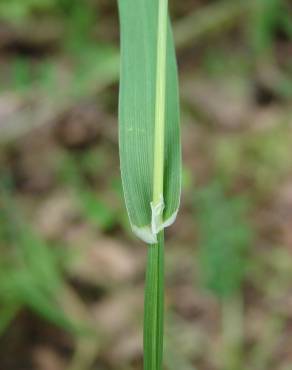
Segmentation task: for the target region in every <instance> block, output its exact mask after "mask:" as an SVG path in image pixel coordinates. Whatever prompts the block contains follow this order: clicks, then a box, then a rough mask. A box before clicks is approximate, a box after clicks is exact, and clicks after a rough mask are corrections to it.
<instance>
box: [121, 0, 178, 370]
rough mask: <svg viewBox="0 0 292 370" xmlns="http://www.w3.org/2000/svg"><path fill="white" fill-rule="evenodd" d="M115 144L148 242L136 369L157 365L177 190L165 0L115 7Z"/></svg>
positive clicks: (133, 218)
mask: <svg viewBox="0 0 292 370" xmlns="http://www.w3.org/2000/svg"><path fill="white" fill-rule="evenodd" d="M119 10H120V24H121V74H120V100H119V121H120V122H119V143H120V162H121V174H122V182H123V190H124V196H125V201H126V206H127V211H128V215H129V219H130V223H131V226H132V229H133V231H134V233H135V234H136V235H137V236H138V237H139V238H140V239H142V240H143V241H144V242H146V243H147V244H148V258H147V271H146V286H145V309H144V369H145V370H160V369H162V362H163V312H164V228H165V227H167V226H169V225H171V224H172V223H173V221H174V220H175V217H176V214H177V211H178V207H179V201H180V187H181V150H180V130H179V103H178V82H177V68H176V59H175V52H174V43H173V38H172V34H171V27H170V23H169V20H168V1H167V0H160V1H156V0H151V1H149V0H138V1H136V2H135V7H133V3H132V2H131V1H130V0H126V1H125V0H122V1H120V2H119Z"/></svg>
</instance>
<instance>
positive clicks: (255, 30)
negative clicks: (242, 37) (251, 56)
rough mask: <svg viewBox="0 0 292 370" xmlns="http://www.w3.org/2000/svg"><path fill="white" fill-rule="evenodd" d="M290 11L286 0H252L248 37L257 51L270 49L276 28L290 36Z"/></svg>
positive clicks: (291, 28) (291, 32)
mask: <svg viewBox="0 0 292 370" xmlns="http://www.w3.org/2000/svg"><path fill="white" fill-rule="evenodd" d="M290 11H291V10H289V7H288V2H287V1H286V0H253V3H252V17H251V20H252V23H251V28H250V37H251V41H252V44H253V47H254V50H255V51H256V52H257V53H261V52H264V51H270V50H271V47H272V45H273V41H274V37H275V32H276V29H277V28H278V29H279V28H281V29H282V30H283V31H284V32H286V34H287V35H290V37H292V26H291V17H290V16H289V12H290Z"/></svg>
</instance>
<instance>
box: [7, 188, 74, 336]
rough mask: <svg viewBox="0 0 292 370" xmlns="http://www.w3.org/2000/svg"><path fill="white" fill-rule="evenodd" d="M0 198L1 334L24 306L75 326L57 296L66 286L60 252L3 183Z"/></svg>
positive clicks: (52, 319)
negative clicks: (28, 219)
mask: <svg viewBox="0 0 292 370" xmlns="http://www.w3.org/2000/svg"><path fill="white" fill-rule="evenodd" d="M0 199H1V202H0V251H1V258H0V306H1V311H0V313H1V315H0V317H1V319H0V335H1V334H2V333H3V331H4V330H5V329H6V327H7V326H8V325H9V323H10V322H11V321H12V320H13V318H14V317H15V316H16V314H17V313H18V311H19V310H20V309H22V308H30V309H31V310H33V311H34V312H36V313H37V314H39V315H41V316H43V317H44V318H46V319H47V320H49V321H52V322H53V323H55V324H56V325H59V326H62V327H65V328H66V329H69V330H72V329H73V328H74V325H75V324H73V322H72V321H71V320H70V319H69V318H67V317H66V314H65V313H64V312H63V311H62V310H61V309H60V305H59V303H60V302H59V300H58V295H59V294H60V292H62V289H63V286H64V279H63V276H62V272H61V264H60V261H61V259H60V256H58V254H57V252H56V251H54V249H52V248H50V247H49V246H48V245H47V244H46V243H45V242H44V241H43V240H42V239H41V238H40V237H39V236H38V235H37V234H36V233H35V232H33V231H32V230H31V228H30V227H29V226H28V225H26V224H25V223H24V222H23V220H22V219H21V218H20V217H19V210H16V206H15V204H14V202H13V200H12V198H11V195H10V194H9V192H8V191H7V190H5V188H4V187H3V185H2V184H0Z"/></svg>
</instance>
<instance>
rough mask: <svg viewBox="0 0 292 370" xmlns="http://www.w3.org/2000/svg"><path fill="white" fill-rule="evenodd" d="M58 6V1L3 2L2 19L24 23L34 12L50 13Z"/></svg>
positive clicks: (8, 0) (0, 11)
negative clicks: (49, 11)
mask: <svg viewBox="0 0 292 370" xmlns="http://www.w3.org/2000/svg"><path fill="white" fill-rule="evenodd" d="M56 4H57V0H1V3H0V19H1V18H3V19H7V20H10V21H16V22H18V21H22V20H24V19H26V18H27V17H29V16H30V15H31V14H32V13H33V12H34V11H48V10H50V9H52V8H53V7H54V6H56Z"/></svg>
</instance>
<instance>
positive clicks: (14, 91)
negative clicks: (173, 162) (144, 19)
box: [0, 0, 292, 370]
mask: <svg viewBox="0 0 292 370" xmlns="http://www.w3.org/2000/svg"><path fill="white" fill-rule="evenodd" d="M133 4H134V2H133ZM133 6H134V5H133ZM129 11H131V10H130V9H129ZM170 12H171V17H172V20H173V27H174V33H175V41H176V48H177V55H178V64H179V73H180V90H181V116H182V143H183V158H184V168H183V196H182V204H181V209H180V213H179V216H178V219H177V221H176V223H175V224H174V225H173V226H172V227H171V228H170V229H169V230H168V231H167V248H166V269H165V271H166V308H167V314H166V325H165V326H166V327H165V331H166V343H165V369H166V370H191V369H193V370H247V369H249V370H291V369H292V159H291V158H292V114H291V113H292V104H291V102H292V99H291V98H292V4H291V1H290V0H287V1H286V0H242V1H241V0H230V1H228V0H184V1H181V0H171V1H170ZM118 78H119V29H118V15H117V4H116V1H113V0H0V89H1V91H0V370H138V369H141V368H142V365H141V364H142V362H141V361H142V319H143V288H144V274H145V257H146V246H145V245H144V244H143V243H141V242H140V241H139V240H137V239H136V238H135V237H134V236H133V235H132V233H131V231H130V229H129V224H128V219H127V215H126V212H125V207H124V203H123V198H122V190H121V181H120V174H119V159H118V134H117V132H118V126H117V102H118Z"/></svg>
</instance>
